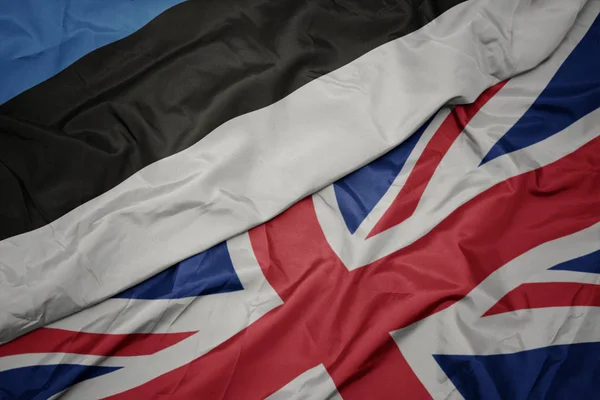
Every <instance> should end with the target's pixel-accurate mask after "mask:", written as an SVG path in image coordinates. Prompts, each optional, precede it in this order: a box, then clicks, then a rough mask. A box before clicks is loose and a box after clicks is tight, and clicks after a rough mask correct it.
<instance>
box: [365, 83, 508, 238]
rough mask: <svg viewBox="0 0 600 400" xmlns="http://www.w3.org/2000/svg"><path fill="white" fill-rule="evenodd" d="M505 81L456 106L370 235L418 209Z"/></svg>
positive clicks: (390, 225)
mask: <svg viewBox="0 0 600 400" xmlns="http://www.w3.org/2000/svg"><path fill="white" fill-rule="evenodd" d="M505 84H506V82H500V83H498V84H496V85H495V86H492V87H491V88H489V89H488V90H486V91H485V92H483V93H482V94H481V95H480V96H479V98H478V99H477V100H475V102H474V103H473V104H468V105H464V106H456V107H454V109H453V110H452V112H451V113H450V115H448V117H446V119H445V120H444V122H443V123H442V125H440V127H439V129H438V130H437V131H436V132H435V134H434V135H433V137H432V138H431V140H430V141H429V143H428V144H427V147H425V149H424V150H423V153H422V154H421V156H420V157H419V159H418V160H417V162H416V164H415V166H414V167H413V170H412V172H411V173H410V175H409V176H408V178H407V179H406V183H405V184H404V186H403V187H402V189H401V190H400V192H399V193H398V195H397V196H396V198H395V199H394V202H393V203H392V205H391V206H390V207H389V208H388V209H387V210H386V212H385V213H384V214H383V217H382V218H381V219H380V220H379V221H378V222H377V224H376V225H375V226H374V227H373V229H372V230H371V232H369V235H368V236H367V238H370V237H372V236H375V235H377V234H378V233H381V232H383V231H385V230H387V229H390V228H392V227H394V226H396V225H398V224H400V223H401V222H403V221H405V220H406V219H407V218H408V217H410V216H411V215H412V214H413V213H414V212H415V210H416V208H417V205H418V204H419V201H420V200H421V196H423V193H424V192H425V188H427V184H428V183H429V180H430V179H431V177H432V176H433V174H434V172H435V170H436V169H437V167H438V165H439V164H440V162H441V161H442V158H444V155H445V154H446V153H447V152H448V149H450V146H452V143H454V142H455V141H456V138H458V136H459V135H460V134H461V132H462V131H463V130H464V129H465V127H466V126H467V124H468V123H469V121H471V119H472V118H473V117H474V116H475V114H477V112H478V111H479V110H480V109H481V107H483V106H484V104H485V103H487V102H488V101H489V100H490V99H491V98H492V97H494V95H496V93H498V91H500V89H502V87H504V85H505Z"/></svg>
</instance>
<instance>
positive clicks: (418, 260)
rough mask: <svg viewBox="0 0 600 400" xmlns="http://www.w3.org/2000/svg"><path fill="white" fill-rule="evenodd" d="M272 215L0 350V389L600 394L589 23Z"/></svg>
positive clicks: (77, 394)
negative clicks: (528, 65)
mask: <svg viewBox="0 0 600 400" xmlns="http://www.w3.org/2000/svg"><path fill="white" fill-rule="evenodd" d="M594 18H595V15H593V16H592V15H587V16H583V17H582V18H581V22H580V23H579V24H578V25H577V26H576V27H575V28H574V29H573V31H572V32H571V33H570V35H569V36H568V37H567V39H566V40H565V42H564V43H563V44H562V45H561V47H560V48H559V50H558V51H557V52H556V53H555V54H554V55H553V56H552V57H551V58H549V59H548V60H547V61H546V62H545V63H544V64H542V65H541V66H540V67H538V68H536V69H535V70H533V71H531V72H529V73H526V74H524V75H522V76H518V77H515V78H513V79H512V80H510V81H508V82H503V83H501V84H498V85H496V86H494V87H492V88H490V89H489V90H488V91H487V92H485V93H484V94H483V95H482V96H481V97H480V98H479V99H478V100H477V101H476V102H475V103H473V104H471V105H467V106H456V107H450V106H448V107H445V108H443V109H441V110H440V111H439V112H438V113H437V114H436V115H435V116H433V117H432V118H431V120H430V121H428V122H427V123H426V124H425V125H424V126H423V127H422V128H421V129H420V130H419V131H418V132H416V133H415V134H414V135H413V136H411V137H410V139H409V140H407V141H405V142H404V143H402V144H401V145H399V146H398V147H397V148H396V149H394V150H393V151H391V152H389V153H387V154H385V155H383V156H382V157H381V158H379V159H377V160H375V161H373V162H371V163H370V164H368V165H366V166H364V167H362V168H361V169H359V170H357V171H356V172H354V173H352V174H351V175H349V176H347V177H345V178H343V179H341V180H340V181H338V182H336V183H335V184H333V185H331V186H329V187H327V188H325V189H323V190H322V191H320V192H318V193H316V194H314V195H313V196H311V197H310V198H307V199H304V200H303V201H301V202H299V203H298V204H296V205H295V206H293V207H291V208H290V209H289V210H287V211H286V212H285V213H283V214H281V215H280V216H278V217H277V218H275V219H273V220H272V221H270V222H268V223H266V224H264V225H261V226H259V227H257V228H255V229H253V230H251V231H250V232H248V233H245V234H242V235H240V236H238V237H235V238H233V239H230V240H229V241H227V242H226V243H222V244H220V245H218V246H215V247H214V248H212V249H210V250H208V251H206V252H204V253H201V254H198V255H196V256H194V257H191V258H189V259H187V260H185V261H182V262H181V263H179V264H177V265H175V266H173V267H171V268H169V269H167V270H166V271H164V272H163V273H161V274H159V275H156V276H154V277H153V278H151V279H149V280H147V281H144V282H141V283H140V284H138V285H137V286H134V287H132V288H130V289H127V290H125V291H124V292H122V293H121V294H119V295H118V296H116V297H114V298H112V299H109V300H107V301H104V302H102V303H100V304H97V305H96V306H94V307H91V308H88V309H86V310H84V311H82V312H80V313H78V314H75V315H72V316H70V317H68V318H65V319H63V320H61V321H58V322H56V323H53V324H51V325H48V326H47V327H45V328H42V329H38V330H37V331H34V332H32V333H30V334H28V335H25V336H23V337H21V338H19V339H17V340H14V341H12V342H10V343H8V344H6V345H4V346H1V347H0V395H1V396H2V398H27V399H42V398H57V397H61V398H62V397H64V398H73V399H95V398H107V397H109V398H115V399H121V398H123V399H140V398H169V399H191V398H211V399H212V398H228V399H258V398H271V399H288V398H344V399H368V398H374V399H384V398H394V399H395V398H410V399H419V398H431V397H433V398H439V399H446V398H466V399H479V398H487V399H509V398H510V399H524V398H545V397H552V398H569V399H575V398H582V399H583V398H592V397H594V396H593V394H594V393H600V379H599V377H598V370H599V367H600V364H599V363H598V360H599V359H600V357H599V354H600V323H599V322H598V321H600V311H599V310H600V309H599V308H598V307H599V306H600V137H599V136H600V130H599V127H600V111H599V108H600V57H590V54H596V53H598V50H599V49H600V20H595V21H594Z"/></svg>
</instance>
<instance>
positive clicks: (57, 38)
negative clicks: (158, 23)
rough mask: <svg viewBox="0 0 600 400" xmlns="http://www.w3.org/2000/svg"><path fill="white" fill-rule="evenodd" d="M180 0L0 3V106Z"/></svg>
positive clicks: (60, 0)
mask: <svg viewBox="0 0 600 400" xmlns="http://www.w3.org/2000/svg"><path fill="white" fill-rule="evenodd" d="M181 1H182V0H150V1H143V2H142V1H135V0H134V1H122V0H104V1H95V0H82V1H68V0H59V1H56V0H54V1H36V0H22V1H12V0H2V1H0V76H2V85H0V104H2V103H4V102H6V101H8V100H10V99H11V98H13V97H15V96H17V95H18V94H19V93H21V92H23V91H25V90H27V89H29V88H31V87H33V86H35V85H37V84H38V83H40V82H43V81H45V80H46V79H48V78H50V77H51V76H53V75H54V74H56V73H57V72H59V71H61V70H63V69H64V68H66V67H68V66H69V65H71V64H72V63H73V62H75V61H76V60H78V59H79V58H81V57H82V56H84V55H85V54H87V53H88V52H90V51H92V50H94V49H97V48H99V47H102V46H104V45H107V44H109V43H112V42H115V41H117V40H119V39H122V38H124V37H126V36H127V35H130V34H131V33H133V32H135V31H136V30H137V29H139V28H140V27H142V26H143V25H145V24H146V23H148V21H150V20H152V19H153V18H154V17H156V16H157V15H159V14H160V13H161V12H163V11H164V10H166V9H168V8H169V7H172V6H173V5H175V4H177V3H179V2H181Z"/></svg>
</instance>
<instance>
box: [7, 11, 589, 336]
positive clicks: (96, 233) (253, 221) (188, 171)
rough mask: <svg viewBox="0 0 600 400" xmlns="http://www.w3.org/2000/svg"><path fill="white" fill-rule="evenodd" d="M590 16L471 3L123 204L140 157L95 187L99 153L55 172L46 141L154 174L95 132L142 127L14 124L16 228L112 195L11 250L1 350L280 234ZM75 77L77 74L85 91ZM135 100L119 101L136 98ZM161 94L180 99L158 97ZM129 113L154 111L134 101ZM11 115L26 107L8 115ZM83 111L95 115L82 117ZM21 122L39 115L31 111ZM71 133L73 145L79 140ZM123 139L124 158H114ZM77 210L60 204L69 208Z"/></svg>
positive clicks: (234, 134) (236, 131) (242, 128)
mask: <svg viewBox="0 0 600 400" xmlns="http://www.w3.org/2000/svg"><path fill="white" fill-rule="evenodd" d="M585 3H586V2H585V1H584V0H577V1H570V2H568V3H565V2H563V1H560V0H546V1H543V2H531V1H527V0H510V1H503V2H497V1H494V0H479V1H474V2H467V3H462V4H459V5H457V6H456V7H453V8H451V9H450V10H448V11H447V12H446V13H444V14H443V15H441V16H440V17H439V18H438V19H436V20H435V21H434V22H433V23H431V24H428V25H426V26H425V27H423V28H422V29H420V30H417V31H415V32H414V33H413V34H409V35H406V36H403V37H401V38H399V39H396V40H393V41H391V42H388V43H386V44H384V45H382V46H379V47H377V48H375V49H374V50H372V51H370V52H368V53H366V54H364V55H363V56H361V57H359V58H357V59H355V60H354V61H352V62H350V63H348V64H346V65H344V66H342V67H341V68H339V69H337V70H335V71H333V72H331V73H329V74H326V75H323V76H322V77H320V78H319V79H315V80H312V81H311V82H309V83H307V84H306V85H304V86H302V87H300V88H299V89H297V90H295V91H294V92H292V93H291V94H290V95H288V96H287V97H285V98H283V99H282V100H280V101H277V102H275V103H273V104H271V105H269V106H267V107H265V108H262V109H260V110H257V111H254V112H251V113H248V114H244V115H241V116H239V117H237V118H234V119H230V120H228V121H227V122H225V123H224V124H222V125H220V126H219V127H217V128H216V129H215V130H213V131H212V132H211V133H210V134H209V135H207V136H206V137H204V138H203V139H202V140H200V141H198V142H196V143H194V144H193V145H191V146H190V147H187V148H185V150H183V151H181V152H179V153H176V154H173V155H170V156H167V157H166V158H161V159H160V160H158V161H156V162H153V163H151V164H150V165H148V166H147V167H145V168H142V169H140V170H138V171H137V172H135V173H133V175H131V176H129V178H127V179H126V180H124V181H123V182H121V183H120V184H118V185H117V186H114V187H112V189H109V188H108V187H106V186H107V185H108V183H109V181H112V182H113V183H116V182H114V181H113V180H112V179H110V178H108V175H112V173H113V172H115V173H117V174H118V175H119V176H120V177H121V178H125V177H126V176H127V175H129V174H131V173H132V172H134V171H132V170H131V169H132V167H133V168H135V167H134V166H135V164H133V165H132V164H131V163H130V162H129V159H128V158H125V159H124V160H123V163H122V164H119V163H118V164H116V170H115V169H112V167H111V168H106V167H104V166H102V165H96V164H93V165H92V170H93V169H94V168H98V169H99V175H98V176H95V175H94V174H92V175H91V176H90V177H88V176H87V174H88V172H89V171H90V169H88V168H87V167H86V165H85V164H81V162H80V161H79V160H82V159H88V157H87V154H86V153H85V152H81V151H79V150H78V149H75V150H73V151H72V152H67V154H66V155H63V156H60V154H59V156H58V157H56V156H53V155H52V151H50V149H51V148H52V147H54V145H51V143H48V142H46V138H47V137H51V139H48V140H49V141H51V142H54V144H56V146H62V145H63V144H64V145H65V147H66V148H67V149H68V148H70V147H71V144H72V143H73V142H76V143H79V142H80V141H81V140H82V139H83V138H89V142H88V141H85V140H84V142H85V147H86V148H88V147H90V148H91V152H92V153H103V152H107V153H109V154H110V157H109V160H112V158H113V157H118V154H124V153H125V154H129V153H130V152H131V153H133V154H134V158H139V157H142V158H143V159H145V160H146V161H151V160H152V157H150V159H148V158H146V157H144V154H150V155H152V154H154V153H155V152H154V151H153V150H152V148H151V147H149V146H148V144H147V143H145V142H144V141H143V140H142V143H141V144H140V145H141V147H142V148H144V149H147V150H148V152H147V153H146V152H144V153H143V154H137V155H136V153H135V152H134V151H133V149H131V146H129V145H128V143H136V144H137V143H138V138H137V137H136V136H135V135H134V136H132V134H131V132H132V131H131V130H128V129H127V128H119V126H118V125H116V126H114V127H113V129H111V130H110V131H109V133H108V134H105V135H102V134H98V133H97V132H95V130H94V128H86V127H85V125H81V124H83V123H84V121H85V120H86V119H87V118H88V117H89V116H90V115H91V114H90V113H91V112H92V111H93V110H95V109H102V108H105V107H108V109H109V110H111V111H109V113H110V114H113V115H114V116H113V118H102V119H101V120H99V121H97V124H105V123H106V124H111V119H114V118H116V119H120V120H124V121H125V125H126V126H133V125H132V124H130V123H129V122H127V121H128V120H127V119H123V118H127V117H122V116H121V115H122V114H121V113H120V112H117V111H114V107H113V106H111V105H103V104H97V101H98V100H101V98H102V96H100V98H98V97H94V98H93V99H90V100H87V103H86V102H84V103H83V104H82V105H81V106H80V107H78V108H76V110H80V109H81V112H82V115H81V118H82V119H80V118H74V119H73V120H70V119H69V118H68V117H69V116H73V113H69V114H67V115H63V118H60V117H59V119H58V120H57V121H55V123H56V124H57V126H56V127H55V128H52V129H50V130H45V129H42V128H39V127H38V126H39V125H38V123H29V122H27V121H26V120H25V121H24V119H23V118H20V117H17V118H14V119H11V118H8V120H9V121H8V122H9V123H10V122H14V123H15V124H16V125H17V126H16V128H15V129H14V130H13V129H8V134H7V135H5V136H6V145H2V147H1V148H2V151H3V152H4V154H2V157H3V165H4V166H5V167H4V171H5V176H7V178H6V179H7V180H8V183H7V184H6V185H5V186H6V187H7V188H9V190H7V192H8V193H9V195H10V196H13V197H16V198H17V199H20V200H18V201H17V202H16V203H11V202H10V201H9V203H8V204H7V205H6V207H3V210H4V209H5V210H10V211H9V213H10V216H13V215H17V218H19V217H21V216H24V217H25V218H26V219H28V218H29V216H30V215H32V213H36V212H42V213H43V210H44V209H43V208H40V209H38V207H37V206H36V207H34V208H35V209H36V210H37V211H34V212H32V213H29V212H28V210H23V211H22V212H15V211H14V210H15V209H17V210H18V209H19V208H22V207H23V205H26V204H31V203H33V204H38V203H40V200H39V199H41V198H42V197H44V198H45V195H46V194H50V198H55V197H54V196H52V194H53V193H54V191H57V192H58V193H60V192H62V190H66V191H68V192H69V193H70V192H73V193H74V194H75V197H76V198H78V199H79V200H84V199H85V198H87V197H88V196H89V193H88V195H84V192H85V187H84V186H85V183H83V182H86V181H87V180H88V179H89V180H91V181H93V182H98V183H99V184H100V185H99V186H100V189H102V188H104V189H108V190H107V191H105V192H103V193H101V194H100V193H97V194H98V196H97V197H94V198H92V199H90V200H88V201H87V202H84V203H83V204H81V205H80V206H78V207H77V208H75V209H73V210H71V211H69V212H67V213H66V214H64V215H62V216H61V217H59V218H58V219H55V220H52V219H51V218H49V221H48V222H49V223H48V224H46V225H44V226H42V227H40V228H38V229H35V230H33V231H28V232H25V233H22V234H19V235H17V236H12V237H9V238H6V239H4V240H3V241H0V262H1V263H2V267H3V270H4V271H5V272H4V273H5V274H6V276H7V277H8V279H5V280H4V281H2V282H0V302H1V303H2V304H6V307H4V308H1V309H0V328H1V329H2V332H1V334H2V336H1V337H0V340H1V341H7V340H10V339H13V338H15V337H16V336H18V335H20V334H22V333H24V332H26V331H28V330H31V329H33V328H35V327H37V326H41V325H44V324H47V323H50V322H52V321H54V320H56V319H58V318H61V317H64V316H66V315H68V314H70V313H73V312H76V311H78V310H81V309H82V308H85V307H87V306H88V305H91V304H94V303H96V302H98V301H101V300H103V299H105V298H108V297H110V296H113V295H115V294H117V293H118V292H120V291H121V290H123V289H124V288H127V287H130V286H132V285H134V284H136V283H139V282H141V281H142V280H144V279H147V278H149V277H151V276H152V275H154V274H156V273H158V272H160V271H162V270H164V269H165V268H168V267H169V266H170V265H173V264H174V263H176V262H178V261H180V260H182V259H185V258H186V257H189V256H191V255H193V254H195V253H198V252H200V251H204V250H206V249H208V248H209V247H211V246H213V245H215V244H217V243H219V242H221V241H223V240H225V239H227V238H229V237H231V236H232V235H235V234H239V233H241V232H243V231H244V230H246V229H248V228H250V227H252V226H255V225H257V224H259V223H261V222H264V221H265V220H268V219H269V218H271V217H273V216H275V215H277V214H278V213H279V212H281V211H283V210H284V209H285V208H287V207H289V206H290V205H292V204H293V203H294V202H295V201H298V200H299V199H301V198H303V197H305V196H307V195H309V194H310V193H312V192H314V191H315V190H318V189H320V188H322V187H324V186H325V185H327V184H330V183H332V182H333V181H334V180H335V179H338V178H340V177H342V176H344V175H345V174H347V173H349V172H351V171H352V170H354V169H356V168H357V167H360V166H362V165H364V164H365V163H367V162H369V161H372V160H373V159H375V158H377V157H378V156H381V155H382V154H384V153H385V152H386V151H388V150H391V149H392V148H393V147H395V146H396V145H397V144H398V143H399V142H401V141H403V140H404V139H406V138H407V137H409V136H410V134H412V133H413V132H414V131H416V130H417V129H418V128H419V126H420V125H421V124H422V123H424V122H425V121H426V120H427V119H428V118H430V117H431V115H432V114H433V113H434V112H435V111H436V110H437V109H438V108H439V107H441V106H442V105H443V104H445V103H447V102H453V103H464V102H471V101H473V100H475V98H476V97H477V96H478V95H479V94H480V93H481V92H482V91H483V90H485V89H486V88H487V87H489V86H491V85H493V84H496V83H497V82H499V81H502V80H504V79H506V78H508V77H509V76H511V75H513V74H518V73H520V72H523V71H527V70H529V69H531V68H533V67H535V66H536V65H538V64H539V63H540V62H541V61H542V60H544V59H545V58H547V57H548V56H549V55H550V54H551V53H552V52H553V51H554V50H555V49H556V47H557V46H558V45H559V43H560V42H561V40H562V39H563V38H564V36H565V35H566V33H567V32H568V31H569V29H570V28H571V27H572V26H573V23H574V21H575V19H576V16H577V14H578V13H579V12H580V10H581V9H582V7H583V5H584V4H585ZM243 15H245V14H243ZM147 26H150V24H149V25H147ZM532 26H535V27H536V29H532ZM140 32H142V31H141V30H140V31H138V33H140ZM235 54H237V53H235ZM432 60H435V61H432ZM159 65H160V66H162V65H163V64H162V63H159ZM76 66H77V64H74V65H73V67H74V68H72V69H70V70H69V72H70V73H73V74H75V75H76V76H80V75H79V74H78V73H77V70H76ZM188 69H189V68H188ZM65 71H67V70H65ZM417 71H418V73H417ZM78 79H79V78H78ZM124 85H125V82H122V83H121V85H119V84H117V85H116V87H115V86H112V85H109V87H111V89H110V90H111V91H112V90H115V91H119V90H124V91H125V93H128V92H129V90H128V88H126V87H123V86H124ZM185 85H186V87H191V88H192V89H193V88H194V85H193V82H192V81H187V80H186V81H185ZM125 86H126V85H125ZM84 87H87V85H86V84H85V80H84ZM260 89H261V88H260V87H259V88H258V90H260ZM28 93H31V92H28ZM158 93H160V95H161V96H165V95H166V94H167V93H169V92H168V91H165V90H160V88H159V90H158ZM251 95H252V94H251ZM25 97H26V96H25ZM184 97H185V96H184ZM163 101H165V102H166V103H165V106H166V108H167V109H168V110H169V115H171V114H173V115H178V116H182V117H181V119H180V118H177V119H178V121H179V122H180V123H184V125H186V126H189V125H188V124H189V123H190V121H192V122H193V121H194V119H193V118H192V117H190V113H189V112H187V111H185V110H186V109H187V107H186V106H185V105H184V104H180V103H176V104H175V105H170V106H169V104H170V102H169V101H168V99H167V98H163ZM215 101H217V100H215ZM125 103H126V104H128V105H129V106H128V107H132V108H133V109H137V108H140V109H146V108H145V107H144V106H142V105H139V104H136V103H135V102H134V101H131V102H130V101H125ZM11 104H12V105H14V104H15V103H9V105H8V106H7V109H11V106H10V105H11ZM85 104H88V105H90V107H91V108H92V110H89V111H88V110H84V109H83V108H85V107H84V105H85ZM82 107H83V108H82ZM20 109H33V110H39V109H40V108H37V107H35V108H31V103H28V104H24V105H22V107H20ZM128 109H129V108H128ZM34 112H36V113H37V112H38V111H34ZM124 112H125V114H127V112H128V111H127V110H125V111H124ZM192 113H193V112H192ZM59 115H60V114H59ZM64 117H66V118H64ZM132 118H134V119H135V120H139V119H140V118H141V120H142V121H143V124H144V125H145V124H146V123H150V124H151V123H153V122H152V121H154V120H155V119H153V118H150V117H148V118H146V117H142V114H139V113H137V112H136V113H134V115H133V116H132ZM190 118H192V119H191V120H190ZM21 126H26V127H27V129H26V132H24V131H22V130H19V127H21ZM63 126H69V127H70V128H73V129H75V131H71V130H70V129H69V130H67V132H66V133H65V132H63V131H62V130H61V129H60V128H61V127H63ZM94 126H97V125H94ZM111 126H113V125H111ZM155 126H156V125H155ZM177 126H178V123H177V122H174V123H173V124H171V125H167V126H165V127H164V128H163V129H160V131H161V132H165V134H166V135H168V136H170V137H173V138H175V140H176V142H177V143H180V142H185V140H183V139H182V138H183V137H185V138H186V140H189V138H192V137H193V136H194V135H193V132H194V131H188V130H186V129H184V130H182V131H180V132H181V133H182V135H181V136H179V135H177V130H175V134H173V133H172V132H173V131H171V129H175V127H177ZM192 126H195V125H192ZM57 128H58V129H57ZM123 129H124V130H123ZM142 132H143V134H142V137H145V138H148V140H150V141H156V145H157V147H159V148H161V149H162V148H169V147H171V146H170V145H169V142H168V141H166V140H162V139H161V138H160V136H158V137H156V136H154V135H153V132H154V131H153V129H152V128H151V127H148V129H144V130H143V131H142ZM205 133H206V132H205ZM31 135H33V136H34V137H32V136H31ZM200 136H201V135H200ZM200 136H197V137H196V139H199V138H200ZM73 139H74V140H73ZM111 140H117V141H120V142H121V143H122V145H121V146H117V147H116V148H113V147H111V146H110V143H111ZM67 142H68V143H67ZM135 146H136V145H134V146H133V147H135ZM46 149H48V150H46ZM130 149H131V150H130ZM332 149H335V151H332ZM29 154H32V155H33V156H30V157H28V156H27V155H29ZM69 155H72V157H69ZM90 158H91V157H90ZM65 164H67V165H65ZM47 165H48V166H49V169H46V166H47ZM53 165H58V166H60V167H59V170H60V171H74V173H75V174H77V175H79V177H78V178H77V180H76V182H77V184H76V185H75V186H74V187H73V186H71V185H69V184H68V180H63V179H62V176H61V174H58V175H57V176H56V177H57V183H56V184H54V183H52V182H53V178H54V177H55V176H54V175H50V176H48V177H44V174H45V171H48V172H50V173H51V172H52V169H51V167H52V166H53ZM13 171H15V172H13ZM40 171H42V172H40ZM111 171H113V172H111ZM122 171H125V173H124V174H122V173H121V172H122ZM37 179H40V181H39V182H37ZM80 182H82V183H81V185H83V186H82V189H80V188H79V183H80ZM63 185H65V186H63ZM29 187H31V188H35V189H34V191H29V190H28V188H29ZM63 187H64V188H65V189H62V188H63ZM23 189H24V190H23ZM36 190H41V192H38V193H39V194H43V196H40V195H39V194H38V193H36ZM69 196H70V195H69ZM69 196H64V197H63V196H61V195H59V196H58V198H59V200H57V201H58V202H60V201H61V200H62V199H63V198H66V197H69ZM8 197H9V196H7V198H8ZM53 204H54V202H53ZM40 210H42V211H40ZM9 225H10V224H9ZM32 244H33V245H32ZM25 281H27V282H26V283H25Z"/></svg>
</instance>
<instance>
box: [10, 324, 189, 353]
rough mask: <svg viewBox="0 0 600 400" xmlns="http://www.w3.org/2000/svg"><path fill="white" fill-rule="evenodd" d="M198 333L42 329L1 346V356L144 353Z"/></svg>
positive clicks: (153, 351) (165, 346) (154, 351)
mask: <svg viewBox="0 0 600 400" xmlns="http://www.w3.org/2000/svg"><path fill="white" fill-rule="evenodd" d="M194 333H195V332H181V333H130V334H126V335H111V334H103V333H87V332H76V331H68V330H64V329H54V328H40V329H37V330H35V331H33V332H30V333H28V334H27V335H24V336H21V337H19V338H17V339H15V340H13V341H12V342H9V343H7V344H5V345H2V346H0V357H4V356H12V355H17V354H31V353H73V354H90V355H96V356H122V357H126V356H143V355H147V354H153V353H156V352H157V351H159V350H162V349H166V348H167V347H170V346H173V345H174V344H176V343H178V342H180V341H182V340H183V339H185V338H187V337H189V336H191V335H193V334H194Z"/></svg>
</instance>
